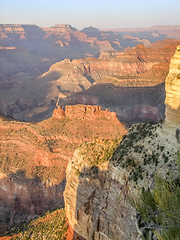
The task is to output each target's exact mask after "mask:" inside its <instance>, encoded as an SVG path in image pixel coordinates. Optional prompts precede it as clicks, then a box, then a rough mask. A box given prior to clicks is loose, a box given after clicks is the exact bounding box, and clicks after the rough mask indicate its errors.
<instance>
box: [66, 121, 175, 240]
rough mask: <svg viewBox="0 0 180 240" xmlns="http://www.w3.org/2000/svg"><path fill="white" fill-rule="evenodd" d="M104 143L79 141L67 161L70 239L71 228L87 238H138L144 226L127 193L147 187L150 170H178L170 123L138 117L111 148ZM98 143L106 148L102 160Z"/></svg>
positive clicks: (134, 194)
mask: <svg viewBox="0 0 180 240" xmlns="http://www.w3.org/2000/svg"><path fill="white" fill-rule="evenodd" d="M106 144H107V142H101V141H99V140H96V142H92V141H91V142H89V143H84V144H82V145H81V146H79V148H78V149H77V150H76V151H75V152H74V156H73V159H71V160H70V161H69V163H68V166H67V170H66V180H67V182H66V188H65V192H64V199H65V210H66V216H67V218H68V221H69V224H70V226H71V228H72V229H73V231H74V234H73V237H72V238H71V239H76V233H77V234H79V235H80V236H82V237H83V239H87V240H92V239H94V240H99V239H102V240H108V239H109V240H110V239H111V240H112V239H113V240H115V239H117V240H120V239H121V240H129V239H132V240H138V239H142V238H141V236H142V235H143V231H144V228H142V229H141V227H142V226H141V224H140V222H141V220H140V218H139V216H138V214H137V212H136V211H135V209H134V208H133V207H132V205H131V203H130V199H132V198H135V199H136V198H138V196H139V194H140V193H141V191H142V188H145V189H147V188H152V187H153V185H154V179H153V177H152V176H154V175H155V174H160V175H161V176H163V177H165V176H167V175H168V174H170V172H171V171H173V174H174V175H175V176H176V174H177V173H178V170H177V165H176V164H175V161H174V158H175V156H176V154H177V150H178V147H179V146H178V143H177V140H176V138H175V129H169V128H167V127H166V126H164V125H161V124H159V125H151V124H145V123H141V124H140V123H139V124H136V125H133V126H132V127H131V128H130V129H129V131H128V133H127V136H126V137H124V139H123V140H122V141H120V142H119V144H118V145H117V147H115V148H114V151H113V152H111V154H110V147H109V145H108V144H107V145H106ZM102 146H103V147H102ZM101 149H106V150H107V152H108V153H109V154H110V155H109V158H107V159H106V160H105V159H104V155H105V152H106V151H104V152H103V151H102V150H101Z"/></svg>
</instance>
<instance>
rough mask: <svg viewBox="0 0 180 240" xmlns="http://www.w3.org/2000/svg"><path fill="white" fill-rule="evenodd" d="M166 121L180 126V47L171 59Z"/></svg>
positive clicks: (167, 82) (167, 88)
mask: <svg viewBox="0 0 180 240" xmlns="http://www.w3.org/2000/svg"><path fill="white" fill-rule="evenodd" d="M165 104H166V121H167V122H168V124H173V125H176V126H179V125H180V45H179V46H178V47H177V50H176V52H175V54H174V56H173V57H172V59H171V63H170V68H169V74H168V76H167V78H166V100H165Z"/></svg>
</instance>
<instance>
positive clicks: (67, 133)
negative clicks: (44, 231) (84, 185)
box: [0, 102, 127, 229]
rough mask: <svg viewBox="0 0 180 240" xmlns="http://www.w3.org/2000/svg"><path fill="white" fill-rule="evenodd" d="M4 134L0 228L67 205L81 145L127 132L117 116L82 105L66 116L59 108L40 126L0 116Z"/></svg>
mask: <svg viewBox="0 0 180 240" xmlns="http://www.w3.org/2000/svg"><path fill="white" fill-rule="evenodd" d="M21 104H22V107H23V104H24V103H23V102H21ZM117 128H118V129H117ZM0 132H1V136H0V145H1V156H0V228H1V229H2V227H3V226H4V228H5V227H7V226H9V225H14V224H19V223H20V222H22V221H27V220H30V219H32V218H34V217H35V216H37V215H40V214H42V213H44V212H45V211H47V210H50V209H54V208H56V207H61V206H63V204H64V200H63V191H64V187H65V181H64V180H65V170H66V167H67V163H68V160H69V159H70V158H72V156H73V152H74V150H75V149H76V148H77V146H78V145H79V144H80V143H82V142H83V141H89V140H90V139H92V138H94V137H96V136H98V137H99V138H102V139H104V138H107V139H110V138H117V137H118V136H119V135H121V136H122V135H123V134H125V133H126V132H127V130H126V127H125V126H124V125H123V124H122V123H120V122H119V120H118V119H117V117H116V114H115V113H112V112H109V111H102V110H101V108H100V107H98V106H82V105H81V106H68V107H67V109H66V111H65V112H64V110H62V109H60V107H58V108H57V110H55V111H54V114H53V117H52V118H50V119H48V120H45V121H43V122H39V123H25V122H18V121H15V120H13V119H8V118H6V117H4V116H0Z"/></svg>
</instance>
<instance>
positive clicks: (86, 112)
mask: <svg viewBox="0 0 180 240" xmlns="http://www.w3.org/2000/svg"><path fill="white" fill-rule="evenodd" d="M52 117H54V118H59V119H62V118H64V117H68V118H70V119H74V118H76V119H81V120H95V119H103V118H104V119H109V120H111V121H115V122H117V123H119V120H118V118H117V114H116V113H115V112H109V111H108V109H106V110H105V111H103V110H102V108H101V107H99V106H93V105H76V106H66V110H65V111H64V110H63V109H61V107H60V106H58V107H57V109H55V110H54V112H53V115H52Z"/></svg>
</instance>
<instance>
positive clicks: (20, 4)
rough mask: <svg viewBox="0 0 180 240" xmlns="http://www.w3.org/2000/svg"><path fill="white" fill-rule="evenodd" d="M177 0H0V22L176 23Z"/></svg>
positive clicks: (42, 24) (179, 18)
mask: <svg viewBox="0 0 180 240" xmlns="http://www.w3.org/2000/svg"><path fill="white" fill-rule="evenodd" d="M179 10H180V2H179V0H178V1H177V0H172V1H163V3H162V1H155V0H151V1H148V2H147V1H146V2H145V1H142V0H137V1H133V0H127V1H118V0H112V1H107V0H104V1H103V2H102V1H98V0H96V1H95V0H92V1H91V2H87V1H80V0H77V1H73V0H67V1H61V0H60V1H58V0H51V1H50V0H31V1H30V0H26V1H23V0H0V23H1V24H35V25H38V26H40V27H51V26H54V25H55V24H70V25H71V26H72V27H75V28H77V29H83V28H85V27H88V26H93V27H96V28H99V29H103V28H134V27H140V28H144V27H151V26H154V25H179V24H180V15H179Z"/></svg>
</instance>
